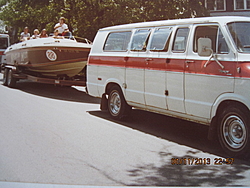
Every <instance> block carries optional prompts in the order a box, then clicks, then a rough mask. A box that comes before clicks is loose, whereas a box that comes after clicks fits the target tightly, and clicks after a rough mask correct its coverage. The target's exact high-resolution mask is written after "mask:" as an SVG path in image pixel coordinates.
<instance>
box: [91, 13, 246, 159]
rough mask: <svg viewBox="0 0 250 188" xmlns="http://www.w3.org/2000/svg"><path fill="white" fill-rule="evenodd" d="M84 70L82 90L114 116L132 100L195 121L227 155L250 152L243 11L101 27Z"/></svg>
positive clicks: (121, 114)
mask: <svg viewBox="0 0 250 188" xmlns="http://www.w3.org/2000/svg"><path fill="white" fill-rule="evenodd" d="M87 71H88V72H87V88H88V93H89V94H90V95H92V96H95V97H102V103H101V109H103V110H105V109H107V110H108V111H109V113H110V114H111V116H113V117H114V118H116V119H121V118H124V117H126V116H127V115H128V114H129V111H130V109H131V107H135V108H139V109H143V110H148V111H152V112H157V113H161V114H165V115H169V116H174V117H178V118H182V119H186V120H190V121H194V122H199V123H202V124H206V125H209V126H210V129H209V130H210V131H209V136H210V137H211V135H213V134H214V133H216V134H217V135H218V138H219V141H220V143H221V145H222V147H223V148H224V149H225V151H226V152H228V153H229V154H230V156H237V155H246V154H249V153H250V111H249V110H250V18H247V17H233V16H232V17H231V16H230V17H204V18H191V19H180V20H166V21H153V22H143V23H133V24H127V25H119V26H113V27H107V28H103V29H100V30H99V31H98V33H97V35H96V37H95V40H94V43H93V47H92V49H91V52H90V55H89V60H88V67H87ZM166 123H167V122H166Z"/></svg>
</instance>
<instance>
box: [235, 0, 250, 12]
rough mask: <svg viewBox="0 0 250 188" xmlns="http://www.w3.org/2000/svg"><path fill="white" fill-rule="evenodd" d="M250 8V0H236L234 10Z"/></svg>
mask: <svg viewBox="0 0 250 188" xmlns="http://www.w3.org/2000/svg"><path fill="white" fill-rule="evenodd" d="M247 9H250V0H234V10H247Z"/></svg>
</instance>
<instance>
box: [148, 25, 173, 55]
mask: <svg viewBox="0 0 250 188" xmlns="http://www.w3.org/2000/svg"><path fill="white" fill-rule="evenodd" d="M171 32H172V28H171V27H167V28H156V29H155V31H154V33H153V36H152V41H151V44H150V50H151V51H167V50H168V41H169V38H170V35H171Z"/></svg>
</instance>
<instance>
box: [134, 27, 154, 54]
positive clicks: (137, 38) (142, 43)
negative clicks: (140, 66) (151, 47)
mask: <svg viewBox="0 0 250 188" xmlns="http://www.w3.org/2000/svg"><path fill="white" fill-rule="evenodd" d="M149 34H150V29H138V30H137V31H135V34H134V36H133V39H132V44H131V50H133V51H145V50H146V48H147V43H148V38H149Z"/></svg>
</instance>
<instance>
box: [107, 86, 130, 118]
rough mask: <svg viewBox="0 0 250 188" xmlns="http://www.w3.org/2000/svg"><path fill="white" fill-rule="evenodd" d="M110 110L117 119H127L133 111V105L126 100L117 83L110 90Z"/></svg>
mask: <svg viewBox="0 0 250 188" xmlns="http://www.w3.org/2000/svg"><path fill="white" fill-rule="evenodd" d="M108 111H109V114H110V115H111V116H112V117H113V118H114V119H117V120H122V119H125V117H127V116H128V115H129V112H130V111H131V107H130V106H129V105H128V104H127V102H126V101H125V99H124V96H123V93H122V91H121V89H120V88H119V87H118V86H117V85H115V86H113V87H112V88H111V90H110V92H109V96H108Z"/></svg>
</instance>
